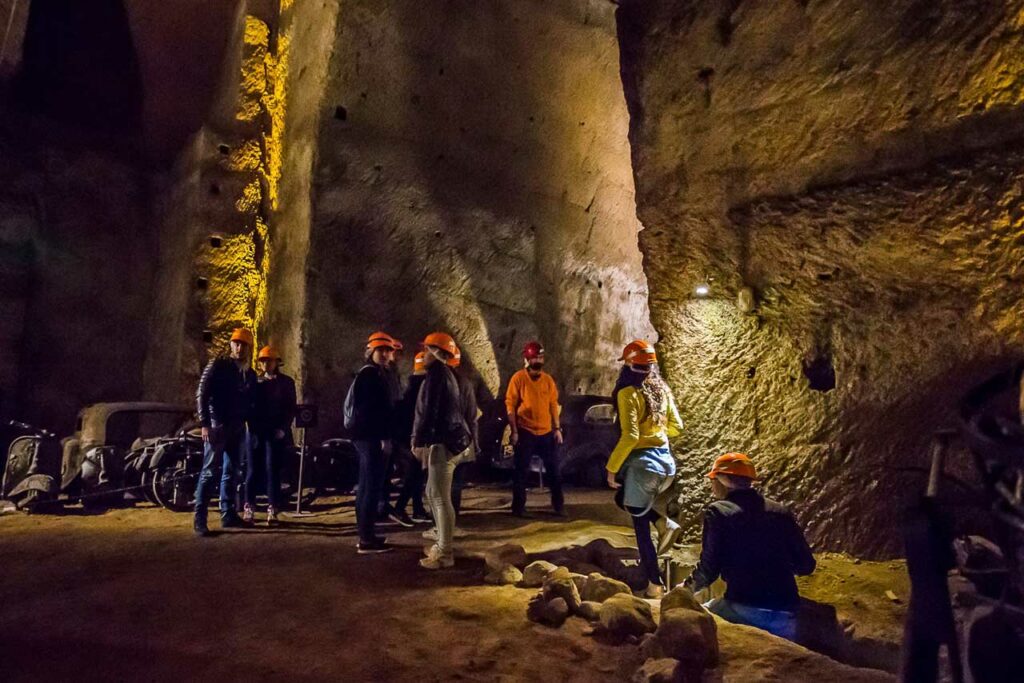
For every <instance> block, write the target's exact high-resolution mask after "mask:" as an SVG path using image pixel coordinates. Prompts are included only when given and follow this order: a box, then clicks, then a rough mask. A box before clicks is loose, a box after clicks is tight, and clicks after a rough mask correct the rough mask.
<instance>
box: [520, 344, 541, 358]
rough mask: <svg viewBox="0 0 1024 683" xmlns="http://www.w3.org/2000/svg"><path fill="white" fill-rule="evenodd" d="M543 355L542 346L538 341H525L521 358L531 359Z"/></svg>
mask: <svg viewBox="0 0 1024 683" xmlns="http://www.w3.org/2000/svg"><path fill="white" fill-rule="evenodd" d="M543 355H544V347H543V346H541V345H540V342H538V341H532V342H526V346H524V347H523V358H525V359H526V360H533V359H534V358H537V357H539V356H543Z"/></svg>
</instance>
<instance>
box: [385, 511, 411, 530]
mask: <svg viewBox="0 0 1024 683" xmlns="http://www.w3.org/2000/svg"><path fill="white" fill-rule="evenodd" d="M388 519H390V520H391V521H392V522H394V523H396V524H398V525H399V526H404V527H405V528H407V529H409V528H411V527H412V525H413V522H412V520H411V519H409V515H407V514H405V512H403V511H401V510H388Z"/></svg>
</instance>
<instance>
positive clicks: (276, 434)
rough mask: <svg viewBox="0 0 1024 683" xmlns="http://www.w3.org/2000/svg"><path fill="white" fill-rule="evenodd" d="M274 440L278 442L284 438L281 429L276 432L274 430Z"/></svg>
mask: <svg viewBox="0 0 1024 683" xmlns="http://www.w3.org/2000/svg"><path fill="white" fill-rule="evenodd" d="M274 438H275V439H277V440H278V441H280V440H281V439H283V438H284V430H283V429H278V430H276V431H275V432H274Z"/></svg>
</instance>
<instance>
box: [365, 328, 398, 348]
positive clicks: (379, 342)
mask: <svg viewBox="0 0 1024 683" xmlns="http://www.w3.org/2000/svg"><path fill="white" fill-rule="evenodd" d="M380 348H385V349H394V348H396V347H395V340H394V338H393V337H392V336H391V335H390V334H388V333H387V332H374V333H373V334H371V335H370V338H369V339H367V340H366V350H367V351H373V350H374V349H380Z"/></svg>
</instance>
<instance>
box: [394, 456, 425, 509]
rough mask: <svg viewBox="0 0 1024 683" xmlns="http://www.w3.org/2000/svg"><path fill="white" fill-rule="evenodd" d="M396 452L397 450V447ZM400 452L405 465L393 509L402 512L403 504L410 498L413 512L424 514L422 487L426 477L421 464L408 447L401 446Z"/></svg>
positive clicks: (406, 503)
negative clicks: (400, 486)
mask: <svg viewBox="0 0 1024 683" xmlns="http://www.w3.org/2000/svg"><path fill="white" fill-rule="evenodd" d="M396 452H398V451H397V449H396ZM400 452H401V453H402V457H401V460H402V464H403V465H404V466H405V471H404V472H403V473H402V488H401V490H400V491H399V492H398V497H397V498H396V499H395V509H396V510H398V511H400V512H404V511H405V506H406V505H408V504H409V501H410V500H411V501H412V512H413V514H414V515H425V514H426V510H425V509H424V507H423V487H424V486H426V484H427V477H426V474H425V471H424V469H423V465H422V464H421V463H420V461H419V460H417V459H416V456H414V455H413V454H412V452H411V451H409V449H407V448H403V449H401V451H400Z"/></svg>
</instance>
